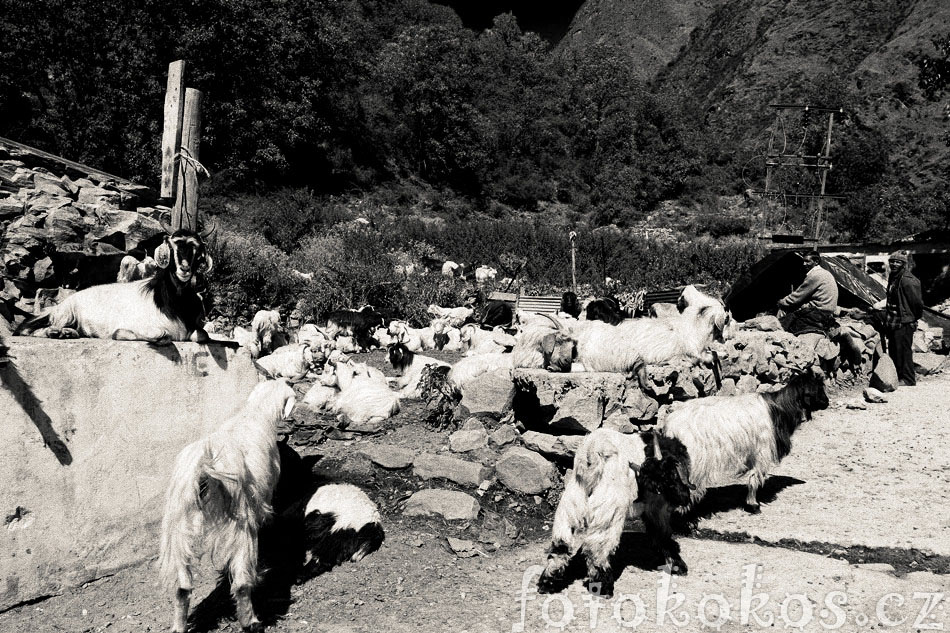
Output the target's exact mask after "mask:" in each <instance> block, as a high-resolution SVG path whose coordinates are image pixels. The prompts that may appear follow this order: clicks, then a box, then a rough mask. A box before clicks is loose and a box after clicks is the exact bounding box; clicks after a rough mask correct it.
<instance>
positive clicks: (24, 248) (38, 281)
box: [0, 141, 169, 326]
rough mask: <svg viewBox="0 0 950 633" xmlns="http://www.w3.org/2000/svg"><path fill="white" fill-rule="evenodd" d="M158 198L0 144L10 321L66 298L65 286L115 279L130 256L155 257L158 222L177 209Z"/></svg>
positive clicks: (0, 224)
mask: <svg viewBox="0 0 950 633" xmlns="http://www.w3.org/2000/svg"><path fill="white" fill-rule="evenodd" d="M156 200H157V198H156V195H155V192H154V191H152V190H151V189H149V188H148V187H143V186H141V185H136V184H133V183H130V182H127V181H121V180H118V179H113V178H109V177H107V176H106V175H104V174H102V173H101V172H98V171H96V170H93V169H89V170H87V171H84V170H82V169H79V167H78V166H77V165H75V164H73V163H68V164H67V163H65V162H59V161H56V160H53V159H51V158H50V157H49V156H47V155H44V154H39V153H35V152H31V151H29V150H26V149H23V148H21V147H19V146H12V145H7V144H4V142H3V141H0V228H2V235H3V237H2V240H0V257H2V259H3V268H2V270H0V275H2V277H3V288H2V289H0V316H2V317H3V318H4V319H5V320H6V322H7V325H8V326H9V325H10V324H12V323H13V322H14V321H15V320H17V321H18V320H19V319H21V318H23V316H24V314H32V313H34V311H36V310H38V309H39V308H41V307H42V306H43V305H46V302H47V301H48V302H49V303H56V301H57V300H60V299H62V295H63V293H61V292H60V289H74V288H77V287H85V286H90V285H95V284H100V283H107V282H114V281H115V279H116V274H117V273H118V270H119V262H120V261H121V260H122V257H123V256H125V255H126V254H133V255H138V257H139V258H140V259H141V258H142V257H143V256H144V255H145V253H146V251H147V252H148V253H149V254H151V252H152V251H153V250H154V248H155V246H157V245H158V243H159V242H160V241H161V234H162V233H163V231H162V226H161V224H160V223H159V221H158V219H159V218H160V217H162V214H164V213H167V212H168V211H169V209H168V208H167V207H161V206H149V205H154V204H155V202H156ZM38 296H39V301H38V300H37V297H38ZM0 326H2V324H0Z"/></svg>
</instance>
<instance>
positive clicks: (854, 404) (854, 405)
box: [844, 399, 868, 411]
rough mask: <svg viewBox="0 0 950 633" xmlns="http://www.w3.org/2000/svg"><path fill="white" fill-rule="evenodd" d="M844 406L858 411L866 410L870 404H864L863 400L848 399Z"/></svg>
mask: <svg viewBox="0 0 950 633" xmlns="http://www.w3.org/2000/svg"><path fill="white" fill-rule="evenodd" d="M844 406H845V407H846V408H848V409H856V410H858V411H864V410H865V409H867V408H868V405H866V404H864V403H863V402H861V401H860V400H857V399H851V400H848V401H847V402H845V405H844Z"/></svg>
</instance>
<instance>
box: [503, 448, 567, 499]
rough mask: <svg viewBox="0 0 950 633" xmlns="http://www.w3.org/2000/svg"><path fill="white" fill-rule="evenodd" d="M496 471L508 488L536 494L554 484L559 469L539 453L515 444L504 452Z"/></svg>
mask: <svg viewBox="0 0 950 633" xmlns="http://www.w3.org/2000/svg"><path fill="white" fill-rule="evenodd" d="M495 473H496V474H497V475H498V479H499V480H500V481H501V483H503V484H504V485H505V486H506V487H507V488H509V489H511V490H514V491H515V492H523V493H525V494H529V495H536V494H539V493H542V492H544V491H545V490H547V489H549V488H551V487H552V486H553V485H554V481H555V478H556V476H557V469H556V468H555V467H554V465H553V464H552V463H551V462H549V461H548V460H546V459H545V458H544V457H542V456H541V455H539V454H538V453H535V452H534V451H529V450H528V449H526V448H522V447H520V446H514V447H511V448H509V449H507V450H506V451H505V452H504V453H502V455H501V457H500V458H499V459H498V461H497V462H496V463H495Z"/></svg>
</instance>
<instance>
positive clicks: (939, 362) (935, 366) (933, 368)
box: [914, 352, 947, 376]
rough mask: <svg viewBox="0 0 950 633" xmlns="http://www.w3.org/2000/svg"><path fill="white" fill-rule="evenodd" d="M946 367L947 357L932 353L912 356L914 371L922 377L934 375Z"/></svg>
mask: <svg viewBox="0 0 950 633" xmlns="http://www.w3.org/2000/svg"><path fill="white" fill-rule="evenodd" d="M946 366H947V357H946V356H943V355H941V354H934V353H932V352H924V353H920V354H914V370H915V371H916V372H917V373H918V374H921V375H923V376H926V375H929V374H936V373H938V372H940V371H941V370H942V369H944V368H945V367H946Z"/></svg>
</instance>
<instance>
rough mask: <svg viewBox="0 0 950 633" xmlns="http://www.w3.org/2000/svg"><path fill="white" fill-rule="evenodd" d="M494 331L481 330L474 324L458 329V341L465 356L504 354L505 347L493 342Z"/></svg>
mask: <svg viewBox="0 0 950 633" xmlns="http://www.w3.org/2000/svg"><path fill="white" fill-rule="evenodd" d="M495 336H496V332H495V330H483V329H481V328H480V327H478V326H477V325H475V324H474V323H469V324H467V325H463V326H462V327H461V328H459V340H460V341H461V343H462V347H463V349H465V356H473V355H476V354H493V353H498V352H504V351H505V349H506V348H505V346H504V345H501V344H500V343H498V342H496V341H495Z"/></svg>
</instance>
